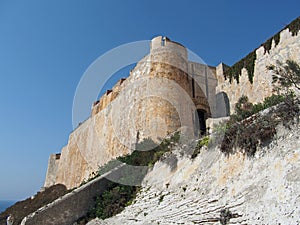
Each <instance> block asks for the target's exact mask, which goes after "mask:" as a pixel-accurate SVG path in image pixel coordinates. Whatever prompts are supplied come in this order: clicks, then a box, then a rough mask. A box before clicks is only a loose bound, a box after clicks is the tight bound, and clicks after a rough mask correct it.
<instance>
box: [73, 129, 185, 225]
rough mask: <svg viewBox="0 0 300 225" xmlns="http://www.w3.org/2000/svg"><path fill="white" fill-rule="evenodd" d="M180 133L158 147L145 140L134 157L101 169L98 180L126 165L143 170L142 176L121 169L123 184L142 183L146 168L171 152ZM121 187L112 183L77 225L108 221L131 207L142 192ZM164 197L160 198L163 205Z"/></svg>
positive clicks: (132, 154)
mask: <svg viewBox="0 0 300 225" xmlns="http://www.w3.org/2000/svg"><path fill="white" fill-rule="evenodd" d="M179 139H180V133H179V132H176V133H174V135H172V136H171V137H170V138H169V139H165V140H163V141H162V142H161V144H159V145H157V144H156V143H154V142H153V141H152V140H151V139H149V138H147V139H144V140H143V141H142V142H141V143H138V144H137V145H136V149H137V150H135V151H133V152H132V153H131V154H128V155H125V156H121V157H118V158H117V160H112V161H110V162H108V163H107V164H106V165H104V166H102V167H100V168H99V172H98V174H97V176H99V175H102V174H104V173H106V172H108V171H110V170H112V169H114V168H116V167H118V166H119V165H121V163H126V164H128V165H133V166H144V168H143V170H142V172H140V173H139V174H136V173H132V170H131V167H122V168H121V170H120V171H118V172H120V183H136V181H137V180H138V181H140V180H142V179H143V177H144V176H145V175H146V173H147V168H148V167H149V166H153V165H154V164H155V162H157V161H158V160H159V159H160V158H161V157H162V155H163V154H165V153H166V152H168V151H170V147H169V146H170V145H171V143H175V142H178V141H179ZM120 183H112V184H111V185H110V186H109V187H108V188H107V189H106V190H105V191H104V192H103V193H102V194H101V195H99V196H98V197H97V198H96V199H95V206H94V207H93V208H92V209H91V210H90V211H89V212H88V213H87V215H86V216H84V217H83V218H81V219H79V220H78V221H77V223H78V224H85V223H86V222H88V221H89V220H91V219H93V218H96V217H98V218H101V219H105V218H108V217H111V216H114V215H116V214H118V213H120V212H121V211H122V210H123V209H124V208H125V207H126V206H128V205H130V204H132V202H133V201H134V199H135V197H136V194H137V193H138V191H139V190H140V188H139V187H137V186H127V185H123V184H120ZM163 198H164V196H163V195H162V196H161V198H160V202H161V201H162V200H163Z"/></svg>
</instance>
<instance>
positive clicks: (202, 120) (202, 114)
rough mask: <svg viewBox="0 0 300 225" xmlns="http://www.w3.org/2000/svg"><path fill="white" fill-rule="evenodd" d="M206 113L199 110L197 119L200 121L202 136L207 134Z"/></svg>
mask: <svg viewBox="0 0 300 225" xmlns="http://www.w3.org/2000/svg"><path fill="white" fill-rule="evenodd" d="M205 115H206V112H205V111H204V110H201V109H197V117H198V121H199V130H200V134H201V135H205V134H206V121H205Z"/></svg>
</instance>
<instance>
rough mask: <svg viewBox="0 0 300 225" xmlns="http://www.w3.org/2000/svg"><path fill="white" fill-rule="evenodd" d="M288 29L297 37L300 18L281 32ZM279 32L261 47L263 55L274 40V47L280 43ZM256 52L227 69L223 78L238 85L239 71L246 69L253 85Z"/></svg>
mask: <svg viewBox="0 0 300 225" xmlns="http://www.w3.org/2000/svg"><path fill="white" fill-rule="evenodd" d="M285 29H289V31H290V32H291V33H292V35H293V36H296V35H298V33H299V30H300V17H298V18H296V19H295V20H294V21H292V22H291V23H290V24H289V25H287V26H286V27H285V28H284V29H282V30H281V31H283V30H285ZM281 31H280V32H278V33H277V34H275V35H274V36H273V37H271V38H270V39H268V40H267V41H266V42H265V43H264V44H262V46H263V47H264V49H265V53H266V52H269V51H270V50H271V48H272V42H273V40H274V42H275V46H277V45H278V44H279V42H280V33H281ZM256 50H257V49H255V50H254V51H253V52H251V53H250V54H248V55H247V56H246V57H244V58H243V59H241V60H240V61H238V62H237V63H235V64H234V65H232V66H231V67H229V68H228V69H227V70H226V71H225V72H224V76H225V79H227V78H229V82H230V83H231V82H232V79H235V80H236V81H237V83H239V78H240V75H241V73H242V72H241V71H242V69H243V68H245V69H247V71H248V79H249V81H250V82H251V83H253V76H254V66H255V60H256Z"/></svg>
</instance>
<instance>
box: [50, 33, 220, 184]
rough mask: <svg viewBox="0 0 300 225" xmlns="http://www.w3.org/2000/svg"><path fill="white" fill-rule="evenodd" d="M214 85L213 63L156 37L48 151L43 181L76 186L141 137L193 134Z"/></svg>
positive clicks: (200, 129)
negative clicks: (62, 142)
mask: <svg viewBox="0 0 300 225" xmlns="http://www.w3.org/2000/svg"><path fill="white" fill-rule="evenodd" d="M215 86H216V78H215V70H214V68H213V67H208V66H206V65H202V64H198V63H196V62H189V61H188V52H187V49H186V48H185V47H184V46H182V45H181V44H179V43H176V42H173V41H171V40H169V39H168V38H166V37H162V36H159V37H155V38H154V39H152V41H151V43H150V53H149V54H148V55H147V56H145V57H144V58H143V59H142V60H141V61H140V62H138V63H137V65H136V67H135V68H134V69H133V70H132V71H131V72H130V75H129V77H128V78H127V79H121V80H120V81H119V82H118V83H117V84H116V85H115V86H114V87H113V88H112V90H108V91H107V92H106V93H105V94H104V95H103V96H102V97H101V98H100V100H99V101H97V102H95V103H94V104H93V107H92V113H91V116H90V118H89V119H87V120H86V121H85V122H83V123H82V124H81V125H80V126H79V127H78V128H77V129H75V130H74V131H73V132H72V133H71V134H70V137H69V141H68V144H67V146H65V147H64V148H63V149H62V152H61V155H60V157H57V155H56V156H52V157H50V160H49V168H48V172H47V177H46V182H45V186H50V185H52V184H56V183H63V184H65V185H66V186H67V187H68V188H73V187H76V186H78V185H79V184H80V183H81V182H82V181H83V180H84V179H87V178H89V176H90V175H91V174H92V173H94V172H96V171H97V170H98V168H99V166H102V165H104V164H105V163H106V162H108V161H109V160H111V159H113V158H116V157H118V156H121V155H124V154H127V153H130V152H132V151H133V150H134V148H135V145H136V143H138V142H140V141H142V140H143V139H144V138H151V139H152V140H154V141H155V142H157V143H159V142H160V141H161V140H162V139H164V138H165V137H166V136H167V135H168V134H170V133H173V132H174V131H176V130H178V129H179V128H182V129H181V130H182V131H183V130H184V131H185V132H186V134H185V135H189V136H191V137H194V136H195V135H199V133H204V132H205V130H206V126H205V120H206V119H207V118H208V117H211V116H212V115H213V113H214V110H215V107H214V105H213V104H215V100H214V99H215Z"/></svg>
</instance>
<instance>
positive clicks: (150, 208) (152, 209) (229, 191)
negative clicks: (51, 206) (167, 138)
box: [88, 125, 300, 225]
mask: <svg viewBox="0 0 300 225" xmlns="http://www.w3.org/2000/svg"><path fill="white" fill-rule="evenodd" d="M277 130H278V136H277V139H276V140H274V141H273V142H272V143H271V144H269V145H268V146H266V147H263V148H261V149H260V150H259V151H258V152H257V154H256V155H255V157H254V158H247V157H245V155H243V154H242V153H237V154H234V155H231V156H229V157H226V156H224V155H223V154H222V153H221V152H220V151H219V150H218V149H204V148H202V150H201V153H200V154H199V155H198V156H197V157H196V158H195V159H194V160H191V159H190V158H189V157H188V156H187V155H184V156H182V154H180V152H182V151H185V149H188V147H187V146H177V147H176V150H175V151H173V153H172V155H173V156H174V155H175V156H176V158H177V161H176V165H175V167H174V165H172V166H170V164H169V163H168V159H166V160H164V161H162V162H158V163H156V164H155V166H154V168H153V170H152V171H151V172H150V173H148V174H147V176H146V178H145V180H144V183H143V189H142V191H141V192H140V193H139V195H138V197H137V199H136V202H135V203H134V204H132V205H130V206H128V207H126V208H125V210H124V211H123V212H122V213H120V214H118V215H116V216H114V217H112V218H108V219H106V220H104V221H103V220H99V219H96V220H94V221H92V222H90V223H88V225H100V224H109V225H114V224H115V225H119V224H143V225H144V224H165V225H167V224H220V222H221V221H222V222H224V221H226V220H227V223H226V224H299V223H300V201H299V200H300V191H299V190H300V138H299V132H300V127H299V125H298V126H296V127H293V129H292V130H287V129H285V128H283V127H278V128H277ZM224 224H225V223H224Z"/></svg>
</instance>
